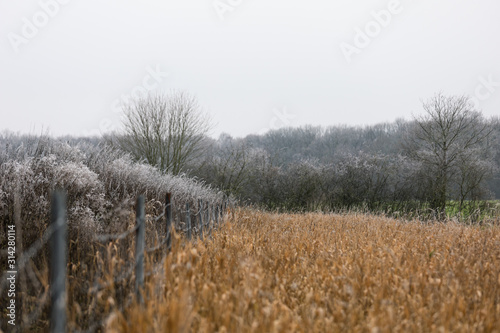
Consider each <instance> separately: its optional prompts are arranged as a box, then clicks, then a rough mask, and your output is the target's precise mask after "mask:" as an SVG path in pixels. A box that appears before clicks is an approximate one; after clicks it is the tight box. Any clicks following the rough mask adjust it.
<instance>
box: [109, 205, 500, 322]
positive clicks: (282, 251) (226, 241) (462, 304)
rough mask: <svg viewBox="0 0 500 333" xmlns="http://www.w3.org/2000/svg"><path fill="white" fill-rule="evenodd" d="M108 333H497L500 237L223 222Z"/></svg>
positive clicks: (318, 222) (246, 219) (449, 228)
mask: <svg viewBox="0 0 500 333" xmlns="http://www.w3.org/2000/svg"><path fill="white" fill-rule="evenodd" d="M164 270H165V271H164V272H162V273H160V274H157V275H156V276H153V277H150V278H149V280H147V284H146V285H147V287H146V290H145V296H146V297H145V299H146V300H145V305H141V306H138V305H132V306H130V307H128V309H127V310H126V311H125V312H123V313H121V312H118V311H117V312H116V313H113V314H112V315H111V316H110V317H109V319H108V320H107V324H106V330H107V331H108V332H500V228H499V227H498V226H486V227H485V226H483V227H480V226H473V227H471V226H465V225H458V224H455V223H452V222H449V223H433V224H422V223H419V222H401V221H396V220H391V219H386V218H381V217H375V216H367V215H361V214H360V215H356V214H351V215H322V214H297V215H285V214H268V213H262V212H258V211H252V210H240V211H237V212H236V213H234V215H233V216H232V217H230V218H229V221H228V222H227V223H226V224H225V226H224V227H223V228H222V230H220V231H219V232H217V233H216V234H214V235H213V237H212V239H211V240H208V241H205V242H197V243H193V244H192V245H189V244H186V243H184V242H183V240H182V239H180V238H179V237H176V242H175V244H174V249H173V251H172V252H171V254H170V255H169V256H168V257H167V259H166V263H165V267H164Z"/></svg>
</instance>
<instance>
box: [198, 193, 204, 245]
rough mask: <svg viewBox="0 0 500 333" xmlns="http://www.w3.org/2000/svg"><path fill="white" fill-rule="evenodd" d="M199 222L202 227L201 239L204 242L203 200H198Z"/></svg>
mask: <svg viewBox="0 0 500 333" xmlns="http://www.w3.org/2000/svg"><path fill="white" fill-rule="evenodd" d="M198 210H199V213H198V214H199V216H198V222H199V225H200V239H201V240H203V200H201V199H198Z"/></svg>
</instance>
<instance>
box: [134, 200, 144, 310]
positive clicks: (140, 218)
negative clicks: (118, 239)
mask: <svg viewBox="0 0 500 333" xmlns="http://www.w3.org/2000/svg"><path fill="white" fill-rule="evenodd" d="M144 215H145V214H144V196H142V195H140V196H139V197H138V198H137V206H136V223H137V226H138V227H137V231H136V241H135V265H136V266H135V290H136V293H137V298H138V299H139V302H140V303H143V302H144V300H143V299H142V295H141V289H142V287H144V236H145V225H144V224H145V223H144Z"/></svg>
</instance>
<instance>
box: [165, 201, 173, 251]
mask: <svg viewBox="0 0 500 333" xmlns="http://www.w3.org/2000/svg"><path fill="white" fill-rule="evenodd" d="M171 199H172V193H170V192H169V193H167V194H166V196H165V219H166V221H167V234H166V235H167V252H168V251H170V249H171V248H172V202H171Z"/></svg>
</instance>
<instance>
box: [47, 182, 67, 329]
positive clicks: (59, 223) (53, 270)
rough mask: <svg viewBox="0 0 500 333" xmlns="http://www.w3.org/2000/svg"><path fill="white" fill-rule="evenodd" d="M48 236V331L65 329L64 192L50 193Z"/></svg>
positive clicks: (65, 227) (65, 224)
mask: <svg viewBox="0 0 500 333" xmlns="http://www.w3.org/2000/svg"><path fill="white" fill-rule="evenodd" d="M51 227H52V228H54V231H53V234H52V236H51V238H50V259H51V263H50V303H51V314H50V332H52V333H63V332H65V331H66V265H67V257H66V246H67V245H66V229H67V223H66V194H65V193H64V192H63V191H59V190H58V191H55V192H54V193H53V194H52V205H51Z"/></svg>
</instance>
